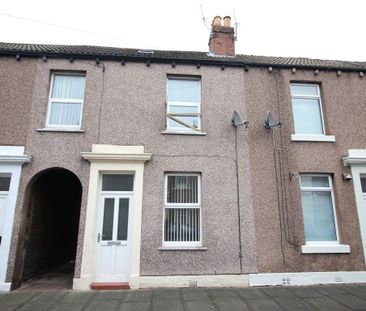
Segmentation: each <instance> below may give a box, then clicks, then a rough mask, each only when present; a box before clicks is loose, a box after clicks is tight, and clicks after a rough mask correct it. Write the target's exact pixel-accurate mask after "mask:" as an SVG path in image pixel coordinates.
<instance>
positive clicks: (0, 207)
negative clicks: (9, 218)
mask: <svg viewBox="0 0 366 311" xmlns="http://www.w3.org/2000/svg"><path fill="white" fill-rule="evenodd" d="M7 201H8V194H7V193H6V192H5V191H4V192H2V191H0V247H1V244H2V243H1V242H2V238H3V236H4V233H5V232H4V222H5V221H4V220H5V213H6V202H7Z"/></svg>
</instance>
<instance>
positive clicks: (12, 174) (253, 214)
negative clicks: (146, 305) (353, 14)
mask: <svg viewBox="0 0 366 311" xmlns="http://www.w3.org/2000/svg"><path fill="white" fill-rule="evenodd" d="M234 43H235V36H234V29H233V28H232V27H231V26H230V18H229V17H225V18H224V19H223V21H222V20H221V18H220V17H216V18H215V19H214V21H213V24H212V32H211V35H210V39H209V52H189V51H159V50H137V49H136V50H135V49H121V48H107V47H97V46H63V45H37V44H13V43H1V44H0V69H1V70H0V104H1V114H0V145H1V146H0V235H1V245H0V289H1V290H10V289H12V288H16V287H18V286H20V285H21V283H22V282H24V281H26V280H28V279H30V278H33V277H35V276H37V275H38V274H40V273H42V272H44V271H47V270H49V269H52V268H54V267H57V266H61V265H64V264H66V263H69V264H71V265H72V269H74V270H73V288H74V289H90V288H123V287H128V286H129V287H131V288H142V287H154V286H218V285H220V286H257V285H273V284H284V285H301V284H316V283H337V282H340V283H347V282H352V283H354V282H365V281H366V273H365V256H364V253H365V247H366V214H365V208H366V201H365V198H366V196H365V193H366V124H365V122H364V120H365V118H366V110H365V109H364V106H365V98H366V80H365V79H366V78H365V77H364V72H365V71H366V63H361V62H359V63H356V62H347V61H328V60H315V59H304V58H281V57H262V56H247V55H237V54H235V46H234ZM234 111H235V113H234Z"/></svg>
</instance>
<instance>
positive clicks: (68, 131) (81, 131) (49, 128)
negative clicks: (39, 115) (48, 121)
mask: <svg viewBox="0 0 366 311" xmlns="http://www.w3.org/2000/svg"><path fill="white" fill-rule="evenodd" d="M37 132H59V133H61V132H67V133H84V132H85V131H84V130H81V129H72V128H61V127H60V128H58V127H57V128H52V127H45V128H42V129H37Z"/></svg>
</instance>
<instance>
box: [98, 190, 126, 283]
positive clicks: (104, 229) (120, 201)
mask: <svg viewBox="0 0 366 311" xmlns="http://www.w3.org/2000/svg"><path fill="white" fill-rule="evenodd" d="M131 200H132V194H130V195H124V194H113V193H109V194H105V193H104V194H103V193H102V195H101V202H100V205H99V213H98V232H97V260H96V271H95V279H94V282H116V283H117V282H128V279H129V275H130V270H131V262H130V261H131V221H132V219H131V218H132V210H131V209H132V204H131Z"/></svg>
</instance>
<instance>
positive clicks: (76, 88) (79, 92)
mask: <svg viewBox="0 0 366 311" xmlns="http://www.w3.org/2000/svg"><path fill="white" fill-rule="evenodd" d="M84 89H85V77H83V76H67V75H57V74H55V75H54V76H53V89H52V95H51V97H52V98H55V99H56V98H57V99H81V100H82V99H83V98H84Z"/></svg>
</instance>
